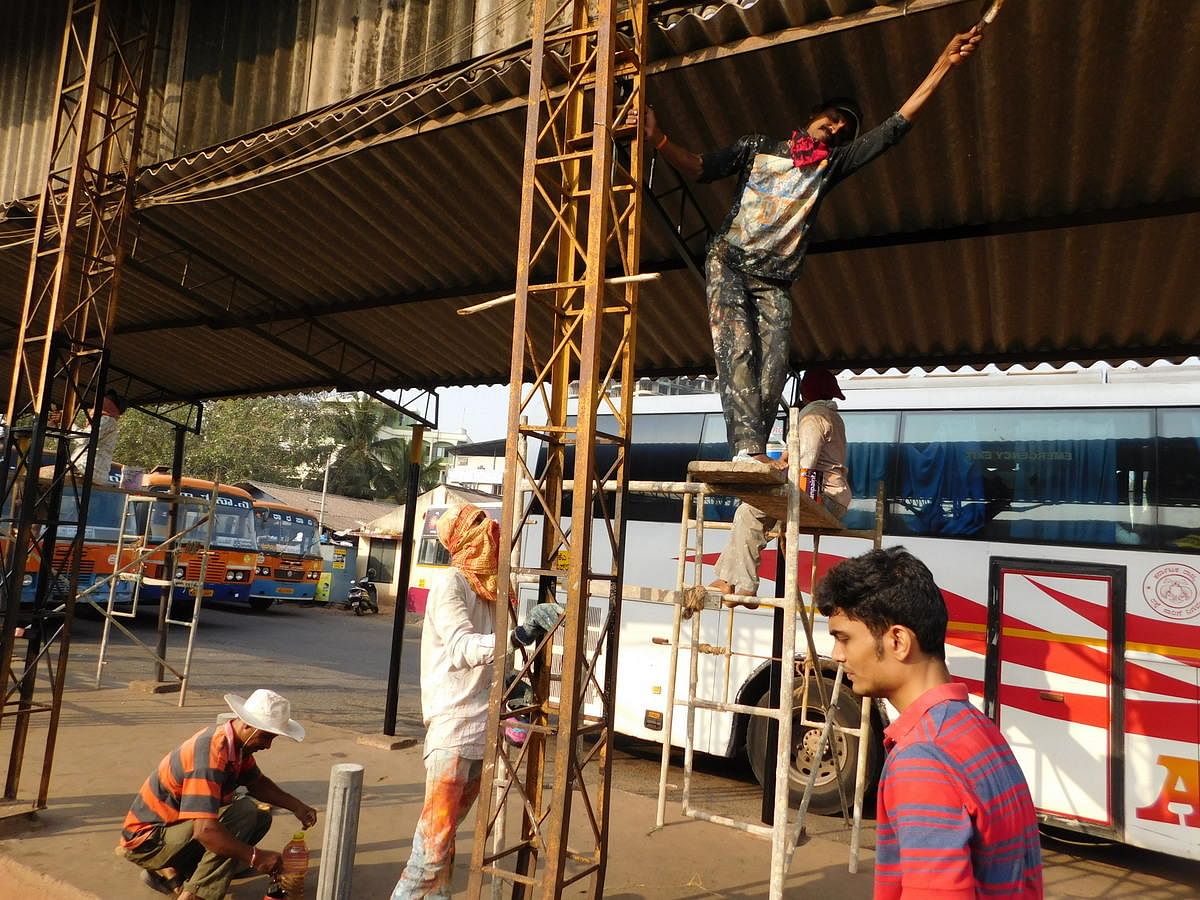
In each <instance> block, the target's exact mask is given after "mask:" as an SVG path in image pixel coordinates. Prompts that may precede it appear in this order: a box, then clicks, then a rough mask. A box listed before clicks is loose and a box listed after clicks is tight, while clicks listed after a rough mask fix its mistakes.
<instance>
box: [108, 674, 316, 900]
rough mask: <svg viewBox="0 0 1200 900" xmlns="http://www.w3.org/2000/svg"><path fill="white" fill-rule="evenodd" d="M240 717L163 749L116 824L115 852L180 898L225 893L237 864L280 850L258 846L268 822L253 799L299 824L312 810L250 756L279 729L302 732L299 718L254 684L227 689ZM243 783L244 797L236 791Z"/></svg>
mask: <svg viewBox="0 0 1200 900" xmlns="http://www.w3.org/2000/svg"><path fill="white" fill-rule="evenodd" d="M225 702H226V703H228V704H229V708H230V709H232V710H233V712H234V715H235V716H236V718H234V719H231V720H230V721H228V722H225V723H224V724H221V725H214V726H209V727H208V728H205V729H203V730H201V731H198V732H197V733H196V734H194V735H192V736H191V737H190V738H188V739H187V740H186V741H184V742H183V743H182V744H180V745H179V746H178V747H176V748H175V749H174V750H172V751H171V752H170V753H168V754H167V755H166V756H164V757H163V760H162V762H160V763H159V764H158V768H157V769H155V770H154V772H152V773H151V775H150V777H149V778H147V779H146V781H145V783H143V784H142V788H141V790H140V791H138V795H137V797H136V798H134V801H133V805H132V806H131V807H130V808H129V813H128V815H126V816H125V822H124V825H123V826H122V829H121V843H120V845H119V847H118V850H119V851H120V852H121V853H122V854H123V855H124V856H125V858H126V859H128V860H129V861H130V862H134V863H137V865H139V866H141V867H142V868H143V869H145V870H146V871H145V872H143V873H142V882H143V883H144V884H145V885H146V886H147V887H149V888H151V889H153V890H156V891H158V892H159V893H161V894H167V895H174V896H176V897H178V898H179V900H224V897H225V895H226V893H227V892H228V891H229V882H230V881H231V880H232V879H233V877H234V875H235V874H236V873H237V872H238V870H240V869H241V868H242V867H243V866H249V867H250V868H251V869H253V870H255V871H256V872H260V873H262V874H263V875H272V874H275V873H276V872H278V871H279V870H280V867H281V865H282V862H283V857H282V856H281V855H280V854H279V853H278V852H276V851H274V850H260V849H258V848H257V847H256V846H255V844H257V843H258V842H259V841H261V840H262V839H263V838H264V837H265V836H266V834H267V832H268V831H269V830H270V828H271V816H270V814H268V813H265V812H262V811H260V810H259V808H258V805H257V804H256V803H255V802H254V800H252V799H251V798H252V797H253V798H256V799H258V800H261V801H263V802H264V803H269V804H271V805H272V806H278V807H281V808H283V809H286V810H289V811H290V812H291V813H292V814H293V815H295V816H296V818H297V819H298V820H299V821H300V824H301V825H302V826H303V827H304V828H312V826H313V825H314V824H316V821H317V811H316V810H315V809H313V808H312V807H311V806H309V805H308V804H307V803H305V802H304V801H302V800H299V799H297V798H296V797H294V796H292V795H291V794H289V793H288V792H287V791H285V790H283V789H282V788H281V787H279V786H278V785H276V784H275V782H273V781H272V780H271V779H270V778H268V777H267V776H266V775H264V774H263V773H262V772H261V771H259V768H258V765H257V763H255V761H254V754H255V753H256V752H258V751H259V750H269V749H270V747H271V743H272V742H273V741H274V740H275V738H276V737H277V736H278V735H285V736H287V737H289V738H291V739H292V740H294V741H302V740H304V726H302V725H301V724H300V723H299V722H297V721H296V720H295V719H293V718H291V715H292V705H291V704H290V703H289V702H288V701H287V700H286V699H284V698H283V697H281V696H280V695H279V694H277V693H275V692H274V691H269V690H257V691H255V692H254V693H253V694H251V695H250V697H249V698H248V699H246V700H243V699H242V698H241V697H239V696H237V695H236V694H226V695H225ZM239 786H245V787H246V789H247V790H248V791H249V794H250V796H249V797H240V798H238V799H236V800H235V799H233V793H234V791H235V790H236V789H237V788H238V787H239Z"/></svg>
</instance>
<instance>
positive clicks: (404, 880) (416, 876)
mask: <svg viewBox="0 0 1200 900" xmlns="http://www.w3.org/2000/svg"><path fill="white" fill-rule="evenodd" d="M482 772H483V760H481V759H467V758H466V757H464V756H459V755H458V754H457V753H455V752H454V751H453V750H431V751H429V753H428V755H426V757H425V805H424V806H423V807H421V818H420V819H419V820H418V821H417V831H416V833H415V834H414V835H413V842H412V854H411V855H410V856H409V858H408V865H406V866H405V867H404V871H403V872H402V873H401V875H400V880H399V881H397V882H396V887H395V889H394V890H393V891H392V900H410V898H416V897H436V898H438V900H449V897H450V876H451V874H452V872H453V869H454V837H455V835H456V834H457V832H458V826H459V823H460V822H462V820H463V819H464V818H465V817H466V815H467V813H468V812H470V811H471V806H472V805H473V804H474V803H475V798H476V797H478V796H479V777H480V775H481V774H482Z"/></svg>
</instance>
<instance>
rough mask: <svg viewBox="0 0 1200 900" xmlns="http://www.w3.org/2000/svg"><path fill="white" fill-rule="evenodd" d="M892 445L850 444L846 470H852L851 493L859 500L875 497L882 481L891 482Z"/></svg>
mask: <svg viewBox="0 0 1200 900" xmlns="http://www.w3.org/2000/svg"><path fill="white" fill-rule="evenodd" d="M892 451H893V445H892V444H883V443H878V442H877V443H870V444H850V445H849V446H848V447H847V450H846V468H847V469H849V470H850V493H852V494H853V495H854V496H855V497H856V498H858V499H864V498H868V497H874V496H875V490H876V488H877V487H878V485H879V482H880V481H884V482H887V481H890V480H891V479H890V477H889V476H890V472H891V467H892Z"/></svg>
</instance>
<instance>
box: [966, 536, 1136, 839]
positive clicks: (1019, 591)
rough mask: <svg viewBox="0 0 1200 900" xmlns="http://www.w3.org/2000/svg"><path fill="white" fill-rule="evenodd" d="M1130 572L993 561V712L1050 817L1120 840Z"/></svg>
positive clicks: (989, 700)
mask: <svg viewBox="0 0 1200 900" xmlns="http://www.w3.org/2000/svg"><path fill="white" fill-rule="evenodd" d="M1124 614H1125V570H1124V568H1123V567H1119V566H1100V565H1074V564H1060V563H1053V562H1045V561H1041V560H1022V559H1000V558H995V557H993V558H992V561H991V578H990V603H989V604H988V646H987V668H986V675H985V679H986V680H985V708H986V710H987V712H988V714H989V715H990V716H991V717H992V718H993V719H994V720H995V721H996V723H997V724H998V725H999V726H1000V730H1001V731H1002V732H1003V733H1004V736H1005V738H1006V739H1007V740H1008V743H1009V745H1010V746H1011V747H1012V750H1013V753H1014V755H1015V756H1016V758H1017V762H1018V763H1019V764H1020V766H1021V769H1022V771H1023V772H1024V773H1025V779H1026V781H1028V783H1029V790H1030V792H1031V793H1032V794H1033V804H1034V806H1035V807H1037V809H1038V811H1039V812H1040V813H1042V814H1043V815H1045V816H1047V817H1049V818H1051V819H1060V820H1064V821H1065V822H1070V823H1073V824H1076V825H1078V826H1082V827H1084V828H1085V829H1086V830H1089V831H1099V832H1104V833H1113V834H1119V833H1120V831H1121V828H1122V818H1123V816H1122V809H1123V806H1122V802H1121V801H1122V798H1121V796H1120V795H1121V784H1122V782H1121V766H1122V762H1121V750H1120V748H1121V746H1122V743H1121V737H1122V733H1123V731H1124V726H1123V723H1122V720H1121V710H1122V697H1121V689H1122V682H1121V677H1120V672H1121V660H1122V658H1123V656H1124V627H1123V622H1124Z"/></svg>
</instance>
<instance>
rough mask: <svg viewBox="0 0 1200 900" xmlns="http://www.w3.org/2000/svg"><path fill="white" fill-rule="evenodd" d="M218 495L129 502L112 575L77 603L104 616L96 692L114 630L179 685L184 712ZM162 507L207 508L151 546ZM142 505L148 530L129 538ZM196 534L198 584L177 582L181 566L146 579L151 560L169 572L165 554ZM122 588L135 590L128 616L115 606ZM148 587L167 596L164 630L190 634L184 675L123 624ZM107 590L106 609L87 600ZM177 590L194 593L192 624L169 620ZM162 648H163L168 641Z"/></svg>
mask: <svg viewBox="0 0 1200 900" xmlns="http://www.w3.org/2000/svg"><path fill="white" fill-rule="evenodd" d="M217 489H218V486H217V485H216V484H214V485H213V487H212V490H211V492H210V496H209V499H208V500H202V499H200V498H197V497H187V496H184V495H182V494H168V493H149V494H127V495H126V496H125V505H124V509H123V510H122V514H121V532H120V536H119V537H118V539H117V552H116V559H115V566H114V569H113V572H112V574H111V575H109V576H107V577H106V578H104V579H102V580H100V581H97V582H96V584H95V585H93V586H92V587H91V588H90V589H89V591H88V592H84V593H81V594H80V595H79V599H81V600H86V601H87V602H88V603H90V604H92V606H93V607H94V608H95V609H97V610H98V611H99V612H100V613H101V614H102V615H103V616H104V631H103V633H102V634H101V637H100V652H99V658H98V659H97V661H96V687H97V688H99V687H100V682H101V678H102V676H103V673H104V666H105V665H106V663H107V659H106V656H107V654H108V643H109V633H110V630H111V628H112V626H114V625H115V626H116V627H117V629H118V630H119V631H120V632H121V633H122V634H124V635H125V636H126V637H127V638H129V639H130V640H131V641H133V643H134V645H135V646H137V647H138V648H140V649H141V650H142V651H143V652H145V653H146V654H148V655H149V656H150V657H152V658H153V659H154V660H155V662H156V663H158V664H159V665H161V666H162V667H163V671H164V672H170V673H171V675H172V676H174V677H175V678H176V679H177V680H178V681H179V705H180V706H183V705H184V703H185V702H186V700H187V688H188V681H189V679H190V677H191V667H192V652H193V650H194V649H195V644H196V631H197V629H198V628H199V625H200V607H201V606H202V605H203V598H204V582H205V579H206V577H207V575H208V557H209V549H210V547H211V545H212V539H213V532H214V530H215V528H216V509H217ZM162 502H166V503H170V504H191V505H195V506H201V507H204V508H205V511H204V513H203V515H201V516H200V518H198V519H197V520H196V521H195V522H193V523H192V524H191V525H189V526H188V527H186V528H184V529H182V530H181V531H178V532H176V533H175V534H171V535H168V536H167V537H166V539H165V540H163V541H161V542H159V543H157V544H152V543H151V537H152V534H151V531H152V527H153V519H154V506H155V504H156V503H162ZM143 505H144V506H145V524H144V525H143V527H142V528H141V530H140V531H134V532H129V531H128V530H127V529H126V527H125V526H126V523H128V522H130V521H137V517H136V515H133V513H134V512H135V510H136V508H137V507H138V506H143ZM201 529H202V530H201ZM197 531H200V533H201V534H203V539H202V540H199V541H195V542H194V543H195V546H196V547H198V548H199V551H200V571H199V573H198V576H197V578H195V579H188V578H178V577H176V576H177V572H176V571H175V570H177V569H178V568H179V566H178V565H176V566H174V567H172V571H170V572H166V573H164V574H166V575H167V576H168V577H166V578H152V577H150V576H149V575H147V574H146V566H147V564H148V562H149V560H150V558H151V557H154V556H160V557H161V559H162V561H163V562H162V565H163V566H164V567H165V561H166V553H167V551H168V550H176V549H179V548H181V547H182V546H183V545H184V544H185V543H186V541H185V540H184V539H185V538H186V537H187V536H188V535H191V534H194V533H196V532H197ZM130 554H131V555H132V559H130V561H129V562H123V560H124V559H125V557H126V555H130ZM154 564H155V565H158V564H159V563H158V562H157V561H156V562H155V563H154ZM121 584H131V585H132V589H131V590H132V604H131V605H130V608H129V609H128V610H121V609H118V608H117V605H116V604H117V597H118V588H119V586H120V585H121ZM147 584H148V585H150V586H152V587H158V588H160V589H161V590H162V592H163V593H162V597H161V599H160V601H159V602H160V603H165V604H166V616H165V617H164V618H163V619H162V620H161V622H162V629H163V630H164V631H169V630H170V626H172V625H175V626H177V627H182V628H186V629H187V631H188V637H187V649H186V651H185V653H184V659H183V667H182V669H177V668H175V667H174V666H172V665H171V664H170V663H169V662H167V660H166V659H165V655H164V656H159V653H158V650H157V648H155V647H151V646H150V645H149V644H147V643H145V642H144V641H143V640H142V639H141V638H139V637H138V636H137V635H136V634H134V633H133V632H132V631H131V630H130V629H129V628H127V627H126V626H125V625H123V624H122V623H121V622H120V620H121V619H136V618H137V612H138V602H139V600H140V599H141V593H142V587H143V586H144V585H147ZM104 585H106V586H107V587H108V601H107V603H106V604H105V605H104V606H101V605H100V603H98V602H97V601H96V600H95V599H93V598H92V597H91V596H87V594H88V593H90V592H91V591H94V590H96V589H97V588H99V587H101V586H104ZM176 588H183V589H185V590H187V591H188V592H190V593H191V596H192V609H191V618H190V619H175V618H172V617H171V615H170V611H171V605H172V603H173V602H174V598H175V589H176ZM160 636H161V635H160ZM163 644H164V646H165V640H164V641H163Z"/></svg>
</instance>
